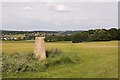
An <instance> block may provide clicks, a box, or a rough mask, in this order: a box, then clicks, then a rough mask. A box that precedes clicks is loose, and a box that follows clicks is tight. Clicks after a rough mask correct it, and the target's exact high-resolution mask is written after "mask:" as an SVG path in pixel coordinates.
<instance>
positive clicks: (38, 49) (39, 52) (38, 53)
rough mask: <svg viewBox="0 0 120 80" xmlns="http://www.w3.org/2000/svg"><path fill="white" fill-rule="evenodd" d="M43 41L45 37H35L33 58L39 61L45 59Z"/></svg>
mask: <svg viewBox="0 0 120 80" xmlns="http://www.w3.org/2000/svg"><path fill="white" fill-rule="evenodd" d="M44 39H45V37H36V38H35V48H34V54H35V58H36V59H38V60H41V61H43V60H45V59H46V51H45V46H44Z"/></svg>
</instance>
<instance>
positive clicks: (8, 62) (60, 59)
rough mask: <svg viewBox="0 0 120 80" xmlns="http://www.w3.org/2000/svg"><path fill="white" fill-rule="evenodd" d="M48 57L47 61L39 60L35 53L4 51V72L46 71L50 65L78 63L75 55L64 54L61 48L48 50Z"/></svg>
mask: <svg viewBox="0 0 120 80" xmlns="http://www.w3.org/2000/svg"><path fill="white" fill-rule="evenodd" d="M46 53H47V59H46V60H45V61H38V60H36V59H34V54H33V53H29V54H21V53H14V54H12V55H8V54H5V53H3V69H2V72H3V74H10V73H12V74H14V73H15V74H16V73H22V72H27V71H40V72H43V71H46V70H47V69H48V68H49V67H54V66H58V65H61V64H73V63H77V62H78V61H79V60H76V59H75V58H74V57H73V58H70V57H68V56H65V55H63V52H62V51H61V50H59V49H51V50H48V51H46Z"/></svg>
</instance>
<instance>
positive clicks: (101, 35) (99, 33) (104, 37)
mask: <svg viewBox="0 0 120 80" xmlns="http://www.w3.org/2000/svg"><path fill="white" fill-rule="evenodd" d="M108 35H109V34H108V33H107V31H105V30H101V29H96V30H95V32H94V36H93V39H94V41H108V40H110V39H109V36H108Z"/></svg>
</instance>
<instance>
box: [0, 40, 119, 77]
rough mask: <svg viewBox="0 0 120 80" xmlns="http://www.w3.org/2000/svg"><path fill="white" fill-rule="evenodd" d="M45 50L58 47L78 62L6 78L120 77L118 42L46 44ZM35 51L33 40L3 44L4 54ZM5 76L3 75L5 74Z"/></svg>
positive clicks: (8, 75)
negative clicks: (74, 57) (119, 70)
mask: <svg viewBox="0 0 120 80" xmlns="http://www.w3.org/2000/svg"><path fill="white" fill-rule="evenodd" d="M45 48H46V50H50V49H54V48H58V49H60V50H62V51H63V54H64V55H66V56H69V57H73V56H78V57H79V63H76V64H62V65H58V66H53V67H50V68H49V69H47V70H46V71H43V72H39V71H32V72H23V73H18V74H15V75H11V74H5V76H6V77H19V78H117V77H118V41H106V42H83V43H72V42H69V41H68V42H46V43H45ZM33 51H34V41H3V42H2V52H4V53H5V54H7V55H9V54H13V53H16V52H18V53H21V54H28V53H33ZM3 75H4V74H3Z"/></svg>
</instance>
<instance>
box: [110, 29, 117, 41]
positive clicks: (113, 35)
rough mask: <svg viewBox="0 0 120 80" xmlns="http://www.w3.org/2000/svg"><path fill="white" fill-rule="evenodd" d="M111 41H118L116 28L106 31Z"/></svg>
mask: <svg viewBox="0 0 120 80" xmlns="http://www.w3.org/2000/svg"><path fill="white" fill-rule="evenodd" d="M108 33H109V34H110V36H109V37H110V39H111V40H118V30H117V29H116V28H111V29H109V30H108Z"/></svg>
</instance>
